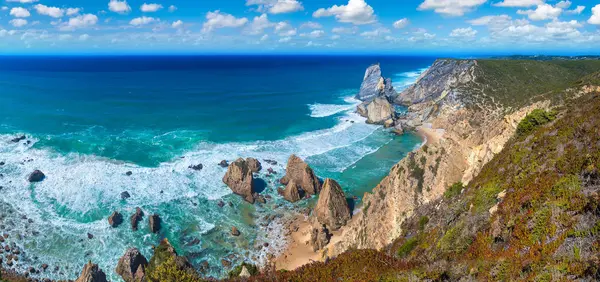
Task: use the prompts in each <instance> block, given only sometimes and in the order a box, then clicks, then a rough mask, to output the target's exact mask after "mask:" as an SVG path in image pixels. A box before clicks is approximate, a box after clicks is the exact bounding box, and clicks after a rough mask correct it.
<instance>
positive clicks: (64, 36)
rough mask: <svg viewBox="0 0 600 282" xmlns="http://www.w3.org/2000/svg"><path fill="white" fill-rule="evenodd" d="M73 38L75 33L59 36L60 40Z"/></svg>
mask: <svg viewBox="0 0 600 282" xmlns="http://www.w3.org/2000/svg"><path fill="white" fill-rule="evenodd" d="M71 38H73V35H70V34H61V35H59V36H58V39H59V40H69V39H71Z"/></svg>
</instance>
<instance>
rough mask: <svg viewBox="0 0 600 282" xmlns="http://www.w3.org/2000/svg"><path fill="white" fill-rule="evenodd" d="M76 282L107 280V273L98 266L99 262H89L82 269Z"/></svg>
mask: <svg viewBox="0 0 600 282" xmlns="http://www.w3.org/2000/svg"><path fill="white" fill-rule="evenodd" d="M75 282H107V280H106V274H104V272H103V271H102V269H100V268H99V267H98V265H97V264H92V262H88V263H87V264H86V265H85V266H84V267H83V270H82V271H81V275H79V278H77V280H75Z"/></svg>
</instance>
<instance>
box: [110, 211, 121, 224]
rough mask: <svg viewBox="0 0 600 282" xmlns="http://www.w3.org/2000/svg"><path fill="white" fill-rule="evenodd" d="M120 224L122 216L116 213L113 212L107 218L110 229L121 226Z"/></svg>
mask: <svg viewBox="0 0 600 282" xmlns="http://www.w3.org/2000/svg"><path fill="white" fill-rule="evenodd" d="M121 223H123V216H122V215H121V214H120V213H119V212H117V211H115V212H113V213H112V214H111V215H110V216H109V217H108V225H110V227H113V228H116V227H118V226H119V225H121Z"/></svg>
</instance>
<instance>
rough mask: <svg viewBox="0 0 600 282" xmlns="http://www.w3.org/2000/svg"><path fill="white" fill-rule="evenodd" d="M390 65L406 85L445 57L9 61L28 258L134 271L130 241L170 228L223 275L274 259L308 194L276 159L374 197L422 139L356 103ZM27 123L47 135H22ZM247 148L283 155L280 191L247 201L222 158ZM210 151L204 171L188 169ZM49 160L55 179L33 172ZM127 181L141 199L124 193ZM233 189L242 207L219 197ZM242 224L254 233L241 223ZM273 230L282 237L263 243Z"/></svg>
mask: <svg viewBox="0 0 600 282" xmlns="http://www.w3.org/2000/svg"><path fill="white" fill-rule="evenodd" d="M375 62H380V63H381V65H382V69H383V72H384V75H385V76H389V77H392V78H393V79H394V84H395V85H396V86H397V88H399V89H400V88H402V87H406V86H407V85H408V84H410V83H411V82H412V81H414V80H415V79H416V77H417V76H418V74H419V72H420V71H422V69H423V68H424V67H427V66H428V65H429V64H431V63H432V62H433V59H432V58H414V57H410V58H407V57H322V56H317V57H291V56H290V57H275V56H272V57H252V56H246V57H244V56H234V57H12V58H10V57H2V58H0V93H1V94H0V113H1V114H0V162H5V163H6V164H5V165H4V166H0V173H2V174H3V177H1V178H0V186H3V187H4V188H3V189H2V190H1V195H2V196H1V200H2V202H3V203H5V204H8V205H9V206H10V209H11V210H14V211H15V212H14V213H12V214H10V215H8V216H7V217H6V218H5V219H3V222H2V223H3V224H6V225H8V227H9V228H8V233H9V234H11V236H10V238H11V240H13V242H15V243H16V244H17V245H18V246H21V247H22V248H23V249H24V250H26V254H25V255H23V258H22V259H21V260H20V261H19V264H18V265H17V268H18V269H21V270H22V269H25V268H26V267H27V266H28V264H34V265H39V264H41V263H47V264H49V265H50V267H51V268H53V266H60V269H61V271H59V272H57V273H51V274H50V275H51V277H50V278H57V279H58V278H60V279H65V278H71V279H73V278H75V277H76V275H75V273H77V272H79V271H80V268H81V265H83V264H84V263H85V262H87V261H88V260H92V261H94V262H96V263H99V264H100V266H101V267H102V268H103V269H105V272H106V273H107V274H108V275H109V276H110V278H111V279H112V280H115V281H118V278H117V277H115V274H114V271H112V270H113V269H114V267H115V266H116V262H117V260H118V258H119V257H120V256H121V255H122V254H123V253H124V251H125V250H126V248H128V247H133V246H135V247H138V248H140V249H141V251H142V252H143V253H144V254H145V255H146V256H148V257H149V256H150V255H151V253H152V251H151V246H152V245H153V244H156V243H157V242H158V241H159V240H160V239H161V238H164V237H166V238H168V239H169V240H170V241H171V242H172V243H173V244H174V245H175V246H176V247H177V248H178V249H179V250H180V252H181V253H182V254H184V255H187V256H188V257H189V258H190V260H191V261H192V262H194V263H200V262H201V261H203V260H207V261H208V262H209V264H210V265H211V269H210V271H209V273H208V274H209V275H214V276H220V275H223V274H224V270H223V269H222V267H221V264H220V261H221V259H222V258H224V257H229V256H231V258H232V260H233V261H234V262H238V263H239V262H241V261H244V260H246V261H252V262H257V263H260V262H264V260H265V257H266V253H267V252H270V253H277V252H278V251H280V250H281V248H283V247H284V244H285V241H284V240H281V238H280V236H281V233H280V228H281V220H278V219H276V220H273V221H265V220H264V218H265V216H268V215H271V214H275V215H278V214H286V213H289V212H287V211H288V210H289V209H293V208H295V207H296V206H298V205H291V204H289V203H285V202H282V201H281V200H280V199H279V196H277V195H276V194H277V193H276V188H277V187H276V185H275V183H276V182H277V178H276V177H273V176H267V175H266V168H268V167H272V168H273V169H275V170H276V171H277V172H278V174H277V175H278V176H281V175H283V173H284V168H285V161H286V160H287V158H288V157H289V155H290V154H297V155H299V156H301V157H302V158H304V159H306V161H307V162H308V163H309V164H310V165H311V166H313V168H314V169H315V170H316V172H317V174H318V175H319V176H320V177H332V178H334V179H336V180H338V181H339V182H340V184H341V185H342V186H343V187H344V189H345V190H346V193H347V194H348V195H349V196H358V197H361V196H362V195H363V194H364V192H367V191H370V190H371V189H372V188H373V187H374V186H375V185H376V184H377V183H378V182H379V181H380V180H381V179H382V178H383V177H384V176H385V175H386V173H387V171H388V170H389V169H390V168H391V166H392V165H393V164H394V163H396V162H397V161H398V160H400V159H401V158H403V157H404V156H405V155H406V153H407V152H410V151H411V150H413V149H414V148H415V146H418V145H419V144H420V143H421V139H420V138H419V137H417V136H415V135H412V134H406V135H403V136H395V135H393V134H391V133H390V132H388V131H387V130H384V129H382V128H380V127H378V126H373V125H367V124H365V123H364V119H363V118H361V117H359V116H357V115H356V114H354V113H353V111H354V108H355V105H356V104H357V101H356V100H353V99H352V96H354V95H355V94H356V91H357V90H358V88H359V86H360V82H361V81H362V78H363V75H364V71H365V69H366V67H368V66H369V65H370V64H372V63H375ZM18 134H26V135H27V136H28V140H29V141H31V142H30V143H29V144H27V143H26V141H23V142H20V143H12V142H10V140H11V139H12V138H14V137H15V136H17V135H18ZM238 157H255V158H258V159H259V160H263V159H273V160H276V161H278V164H277V165H275V166H270V165H268V164H266V163H265V162H263V167H264V168H265V170H264V171H263V172H261V173H260V175H259V178H261V179H263V180H264V181H265V183H266V184H267V188H266V190H265V191H264V193H265V194H268V195H271V196H272V197H273V199H272V200H269V202H268V203H267V204H266V205H263V206H251V205H249V204H246V203H243V202H242V201H241V200H240V199H239V197H236V196H234V195H231V192H230V190H229V189H228V188H227V187H226V186H225V185H224V184H223V183H222V181H221V178H222V176H223V174H224V173H225V169H223V168H221V167H219V166H217V163H218V162H220V161H221V160H223V159H225V160H230V161H232V160H235V159H236V158H238ZM198 163H202V164H203V165H204V169H203V170H202V171H199V172H196V171H193V170H191V169H188V166H190V165H192V164H198ZM34 169H40V170H42V171H43V172H44V173H45V174H46V176H47V178H46V179H45V180H44V181H43V182H41V183H38V184H35V185H30V184H29V183H28V182H27V181H26V178H27V175H28V174H29V173H30V172H31V171H33V170H34ZM127 171H131V172H132V173H133V174H132V175H131V176H127V175H125V173H126V172H127ZM123 191H128V192H129V193H130V194H131V196H132V197H131V198H129V199H127V200H121V199H120V193H121V192H123ZM220 200H223V201H225V202H227V203H229V202H231V203H232V207H230V206H229V205H226V206H225V207H223V208H219V207H218V206H217V203H218V202H219V201H220ZM304 204H306V203H304ZM302 205H303V204H299V206H302ZM138 206H139V207H141V208H142V209H143V210H144V211H145V213H146V215H148V214H152V213H158V214H160V215H161V217H162V218H163V222H164V224H163V228H162V230H161V232H160V233H159V234H150V233H149V232H148V227H147V217H145V218H144V221H143V222H142V223H141V226H140V230H139V231H137V232H132V231H131V229H130V227H129V222H128V218H129V216H130V215H131V214H132V213H133V211H134V210H135V207H138ZM115 210H118V211H120V212H121V213H122V214H123V215H124V217H125V223H124V224H123V225H122V226H121V227H119V228H116V229H113V228H110V227H109V226H108V223H107V221H106V218H107V217H108V216H109V215H110V214H111V213H112V212H113V211H115ZM23 215H25V216H26V217H27V218H29V219H32V220H33V223H28V222H27V221H26V220H22V219H21V217H22V216H23ZM9 221H10V223H12V224H7V223H9ZM232 226H236V227H237V228H239V229H240V231H241V232H242V236H240V237H237V238H233V237H231V236H229V235H228V234H227V233H228V231H229V230H230V228H231V227H232ZM34 231H37V232H39V233H37V232H34ZM87 233H91V234H93V235H94V238H93V239H91V240H90V239H88V238H87ZM17 234H20V235H22V236H21V239H14V238H18V236H17ZM264 242H268V243H269V244H270V245H269V247H268V248H262V249H261V250H258V248H257V246H259V245H262V244H263V243H264ZM46 276H47V275H46Z"/></svg>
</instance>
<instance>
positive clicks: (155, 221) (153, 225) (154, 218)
mask: <svg viewBox="0 0 600 282" xmlns="http://www.w3.org/2000/svg"><path fill="white" fill-rule="evenodd" d="M148 223H149V227H150V232H152V233H158V231H160V227H161V223H162V222H161V219H160V216H159V215H158V214H153V215H151V216H149V217H148Z"/></svg>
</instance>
